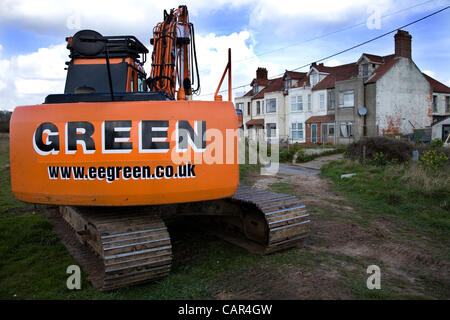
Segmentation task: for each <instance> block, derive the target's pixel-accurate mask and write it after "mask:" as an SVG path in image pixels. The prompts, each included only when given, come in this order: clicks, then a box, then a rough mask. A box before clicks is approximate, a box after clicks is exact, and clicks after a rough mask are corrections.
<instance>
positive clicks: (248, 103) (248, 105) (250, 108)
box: [247, 102, 252, 116]
mask: <svg viewBox="0 0 450 320" xmlns="http://www.w3.org/2000/svg"><path fill="white" fill-rule="evenodd" d="M251 111H252V106H251V104H250V102H247V115H248V116H249V115H251Z"/></svg>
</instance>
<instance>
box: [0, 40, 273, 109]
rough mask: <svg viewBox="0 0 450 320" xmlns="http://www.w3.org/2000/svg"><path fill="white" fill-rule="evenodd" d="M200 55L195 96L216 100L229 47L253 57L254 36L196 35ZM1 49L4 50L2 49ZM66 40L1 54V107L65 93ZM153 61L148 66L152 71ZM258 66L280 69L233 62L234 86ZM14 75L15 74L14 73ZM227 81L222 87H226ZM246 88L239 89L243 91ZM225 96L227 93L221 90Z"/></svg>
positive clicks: (235, 58) (37, 101)
mask: <svg viewBox="0 0 450 320" xmlns="http://www.w3.org/2000/svg"><path fill="white" fill-rule="evenodd" d="M196 44H197V57H198V64H199V72H200V83H201V96H195V97H194V99H202V100H213V95H207V94H210V93H214V92H215V90H216V88H217V85H218V84H219V81H220V78H221V76H222V74H223V71H224V69H225V66H226V64H227V59H228V51H227V50H228V48H231V50H232V61H239V60H243V59H248V58H252V57H254V56H255V53H254V51H253V48H254V40H253V38H252V35H251V33H250V32H248V31H241V32H239V33H232V34H230V35H227V36H217V35H215V34H213V33H210V34H208V35H206V36H201V35H197V36H196ZM0 52H1V51H0ZM68 54H69V52H68V50H67V49H66V44H65V43H62V44H59V45H56V46H51V47H49V48H40V49H38V50H37V51H36V52H33V53H30V54H27V55H19V56H13V57H11V58H10V59H1V56H0V108H7V109H13V108H14V107H16V106H18V105H29V104H40V103H42V102H43V101H44V99H45V97H46V96H47V95H48V94H52V93H63V92H64V82H65V77H66V71H65V70H64V67H65V64H64V63H65V61H67V60H68V59H69V58H68ZM150 66H151V61H147V64H146V70H147V72H149V71H150ZM258 66H264V67H266V68H267V69H268V70H269V74H277V73H280V72H281V70H280V69H279V68H278V66H277V65H275V64H272V63H267V62H262V61H261V60H260V59H258V58H255V59H251V60H250V61H247V62H246V63H239V64H233V66H232V67H233V70H232V75H233V87H234V86H237V85H241V84H243V83H245V84H247V83H249V82H250V81H251V78H252V77H253V76H254V74H255V71H256V69H257V67H258ZM11 75H14V76H11ZM227 87H228V81H224V83H223V85H222V89H227ZM242 90H243V89H240V91H242ZM222 95H223V97H224V100H226V99H227V93H222Z"/></svg>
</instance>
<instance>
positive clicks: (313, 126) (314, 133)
mask: <svg viewBox="0 0 450 320" xmlns="http://www.w3.org/2000/svg"><path fill="white" fill-rule="evenodd" d="M311 142H312V143H316V142H317V124H315V123H313V124H311Z"/></svg>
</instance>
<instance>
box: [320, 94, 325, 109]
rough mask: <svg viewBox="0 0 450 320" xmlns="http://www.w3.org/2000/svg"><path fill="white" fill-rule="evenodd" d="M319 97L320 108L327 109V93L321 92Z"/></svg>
mask: <svg viewBox="0 0 450 320" xmlns="http://www.w3.org/2000/svg"><path fill="white" fill-rule="evenodd" d="M319 98H320V100H319V101H320V110H323V109H325V95H324V94H321V95H320V96H319Z"/></svg>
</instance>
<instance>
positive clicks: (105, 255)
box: [10, 6, 310, 290]
mask: <svg viewBox="0 0 450 320" xmlns="http://www.w3.org/2000/svg"><path fill="white" fill-rule="evenodd" d="M153 35H154V37H153V39H152V40H151V44H152V45H153V52H152V71H151V74H150V76H149V77H148V78H147V76H146V73H145V71H144V68H143V64H144V62H145V61H146V54H147V53H148V50H147V49H146V47H145V46H144V45H143V44H142V43H140V42H139V40H137V39H136V38H135V37H133V36H115V37H103V36H102V35H100V34H99V33H97V32H95V31H92V30H83V31H79V32H77V33H76V34H75V35H74V36H73V37H70V38H67V43H68V44H67V48H68V49H69V50H70V58H71V60H70V62H68V63H67V65H68V73H67V79H66V87H65V90H64V94H53V95H49V96H47V98H46V99H45V103H44V104H42V105H36V106H24V107H17V108H16V109H15V111H14V113H13V115H12V118H11V125H10V127H11V129H10V150H11V152H10V157H11V185H12V189H13V192H14V194H15V195H16V197H17V198H19V199H20V200H23V201H27V202H31V203H38V204H45V205H57V206H59V214H58V215H57V216H56V217H53V218H51V219H50V220H51V222H52V223H54V225H55V226H58V227H57V228H55V230H56V231H57V233H58V236H59V237H60V238H61V240H62V242H63V243H64V244H65V245H66V247H67V249H68V251H69V252H70V253H71V254H72V255H73V256H74V257H75V259H76V260H77V261H78V262H79V264H80V265H81V266H82V268H83V270H84V271H85V272H86V273H87V274H88V275H89V279H90V281H91V282H92V283H93V284H94V286H95V287H96V288H98V289H100V290H111V289H115V288H120V287H124V286H129V285H135V284H139V283H142V282H148V281H152V280H155V279H159V278H162V277H164V276H166V275H167V274H168V273H169V272H170V268H171V263H172V243H171V240H170V234H169V231H170V230H168V229H167V227H166V223H165V221H168V219H174V218H177V217H188V218H189V219H193V220H194V219H195V221H196V222H197V221H198V223H197V225H198V226H200V227H201V228H202V229H203V230H206V231H207V232H209V233H212V234H213V235H216V236H218V237H221V238H223V239H225V240H226V241H229V242H231V243H234V244H236V245H239V246H241V247H243V248H245V249H247V250H249V251H251V252H254V253H258V254H268V253H273V252H276V251H279V250H282V249H286V248H290V247H293V246H296V245H297V244H298V243H299V242H301V241H302V240H303V239H304V237H305V236H306V235H307V234H308V230H309V224H310V220H309V214H308V213H307V211H306V208H305V205H304V204H303V202H302V201H301V200H299V199H298V198H297V197H295V196H292V195H285V194H279V193H275V192H269V191H265V190H259V189H254V188H251V187H248V186H243V185H239V164H238V143H237V142H238V140H239V134H234V135H233V134H231V135H229V134H230V132H231V133H233V132H234V133H239V129H240V128H241V129H242V112H241V111H240V110H238V111H236V110H235V108H234V106H233V104H232V103H231V51H230V50H229V53H228V64H227V68H226V69H225V72H224V74H223V76H222V79H221V81H220V84H219V88H220V85H221V83H222V81H223V79H224V77H225V75H226V72H228V80H229V81H228V87H229V90H228V93H229V94H228V97H229V100H230V101H228V102H225V101H221V100H222V97H221V96H219V95H218V92H219V88H217V91H216V95H215V99H214V100H215V101H210V102H207V101H192V95H193V94H195V93H197V92H199V84H200V81H199V77H198V72H197V76H193V75H192V74H193V73H194V71H196V70H197V67H196V65H197V58H196V54H195V39H194V27H193V25H192V23H190V22H189V17H188V13H187V8H186V7H185V6H180V7H179V8H178V9H173V10H171V11H170V13H167V12H164V21H163V22H162V23H159V24H158V25H157V26H156V27H155V29H154V31H153ZM225 137H226V139H228V140H227V141H226V143H225V142H224V143H223V145H221V146H219V147H217V142H218V141H220V139H222V138H225ZM230 141H231V143H229V142H230ZM222 149H223V150H222ZM199 159H200V161H199Z"/></svg>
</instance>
